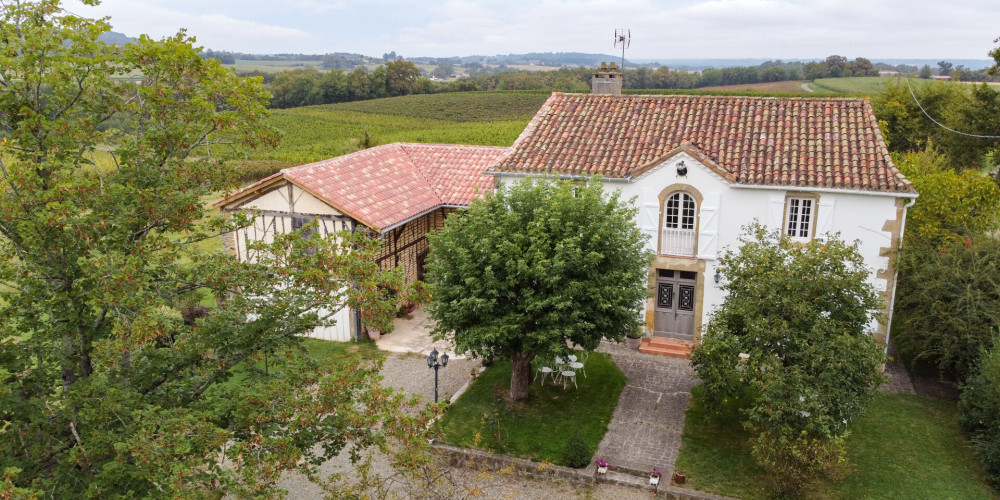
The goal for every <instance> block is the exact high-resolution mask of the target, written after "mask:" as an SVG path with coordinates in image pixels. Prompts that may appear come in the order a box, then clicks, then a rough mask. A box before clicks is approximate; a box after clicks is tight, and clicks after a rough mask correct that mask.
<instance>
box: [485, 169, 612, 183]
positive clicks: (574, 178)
mask: <svg viewBox="0 0 1000 500" xmlns="http://www.w3.org/2000/svg"><path fill="white" fill-rule="evenodd" d="M483 173H484V174H486V175H495V176H497V177H503V176H505V175H506V176H509V177H541V178H544V179H560V180H568V181H586V180H591V179H596V178H597V177H598V176H596V175H568V174H532V173H526V172H496V171H493V170H487V171H485V172H483ZM600 179H601V181H607V182H620V183H622V184H627V183H629V182H632V176H631V175H630V176H628V177H601V178H600Z"/></svg>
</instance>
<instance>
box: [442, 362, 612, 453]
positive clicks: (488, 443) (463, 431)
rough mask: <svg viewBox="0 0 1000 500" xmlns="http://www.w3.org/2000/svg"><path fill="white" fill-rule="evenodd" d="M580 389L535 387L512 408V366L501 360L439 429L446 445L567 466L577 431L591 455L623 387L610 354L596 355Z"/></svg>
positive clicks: (451, 409)
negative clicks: (569, 446)
mask: <svg viewBox="0 0 1000 500" xmlns="http://www.w3.org/2000/svg"><path fill="white" fill-rule="evenodd" d="M586 369H587V377H584V376H583V374H582V373H580V374H579V375H578V376H577V377H578V380H577V383H578V384H579V389H575V388H573V387H572V386H570V387H569V388H568V389H566V390H563V388H562V386H561V385H559V386H554V385H551V384H548V383H547V384H546V385H541V384H540V383H538V382H535V383H532V384H531V387H530V390H529V394H530V395H529V397H528V399H527V400H526V401H523V402H516V403H509V402H508V400H507V393H508V391H509V389H510V363H509V362H508V361H502V362H501V361H498V362H496V363H495V364H494V365H493V366H491V367H490V368H489V369H488V370H486V371H485V372H483V373H482V374H481V375H480V376H479V377H478V378H477V379H476V381H475V382H474V383H473V384H472V385H471V386H470V387H469V390H468V391H467V392H466V393H465V394H463V395H462V397H461V398H459V399H458V401H456V402H454V404H452V405H451V406H450V407H449V408H448V412H447V413H446V414H445V416H444V418H443V419H442V420H441V423H440V425H439V427H438V432H439V433H440V438H441V440H442V441H444V442H446V443H448V444H451V445H455V446H462V447H466V448H477V449H482V450H488V451H494V452H497V453H504V454H508V455H513V456H517V457H521V458H526V459H529V460H534V461H539V462H551V463H554V464H559V465H564V464H565V457H564V455H565V451H566V443H567V441H569V439H570V437H571V436H572V435H573V433H574V431H577V430H579V431H580V436H581V437H582V438H583V441H584V442H585V443H586V445H587V449H588V451H589V452H590V454H591V456H593V454H594V452H596V451H597V445H598V444H600V442H601V439H602V438H603V437H604V433H605V432H606V431H607V430H608V422H609V421H610V420H611V415H612V413H614V410H615V406H616V405H617V404H618V395H619V394H621V391H622V389H623V388H624V387H625V376H624V375H622V372H621V371H620V370H619V369H618V366H616V365H615V364H614V362H613V361H611V358H609V357H608V356H607V355H604V354H600V353H593V354H591V355H590V359H588V360H587V365H586Z"/></svg>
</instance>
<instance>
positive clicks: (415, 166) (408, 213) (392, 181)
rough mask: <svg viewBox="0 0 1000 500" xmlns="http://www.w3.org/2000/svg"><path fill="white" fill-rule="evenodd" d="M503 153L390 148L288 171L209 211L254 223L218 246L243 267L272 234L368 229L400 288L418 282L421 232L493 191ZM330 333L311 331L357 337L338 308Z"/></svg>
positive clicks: (423, 252)
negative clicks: (243, 215)
mask: <svg viewBox="0 0 1000 500" xmlns="http://www.w3.org/2000/svg"><path fill="white" fill-rule="evenodd" d="M508 152H509V148H501V147H489V146H462V145H445V144H406V143H396V144H387V145H384V146H378V147H374V148H370V149H366V150H363V151H358V152H356V153H351V154H348V155H344V156H339V157H336V158H331V159H328V160H323V161H319V162H316V163H310V164H307V165H301V166H298V167H293V168H287V169H284V170H281V171H280V172H278V173H276V174H274V175H271V176H269V177H266V178H264V179H261V180H260V181H258V182H256V183H254V184H251V185H249V186H247V187H245V188H243V189H241V190H239V191H237V192H235V193H233V194H232V195H230V196H227V197H226V198H224V199H222V200H219V201H218V202H216V203H215V206H217V207H219V208H221V209H222V210H223V211H226V212H236V211H246V212H250V213H253V214H254V216H255V217H254V221H253V224H252V225H249V226H247V227H245V228H243V229H241V230H239V231H236V232H233V233H229V234H227V235H226V236H225V237H224V239H223V247H224V249H225V250H227V251H229V252H231V253H233V254H235V255H237V256H238V257H239V258H240V259H241V260H243V261H249V262H253V261H255V260H256V259H257V258H258V257H259V256H258V255H257V254H256V253H255V251H254V250H253V248H252V245H251V243H253V242H255V241H261V242H265V243H267V242H271V241H273V240H274V235H275V234H277V233H288V232H291V231H295V230H297V229H299V228H301V227H303V226H304V225H306V224H308V223H309V222H311V221H313V220H315V221H316V222H317V232H318V233H319V235H320V236H324V237H335V235H336V233H337V232H339V231H344V230H348V231H357V230H367V231H370V232H372V233H374V234H375V235H377V237H379V238H380V239H381V241H382V247H381V250H380V251H379V254H378V256H377V257H376V259H377V261H378V262H379V264H380V265H381V266H382V267H383V268H386V269H391V268H394V267H402V268H403V270H404V274H405V276H406V281H407V282H408V283H412V282H413V281H415V280H417V279H420V278H422V276H423V262H424V258H425V257H426V256H427V249H428V244H427V233H429V232H431V231H434V230H436V229H440V228H441V227H442V225H443V223H444V219H445V217H447V215H448V214H449V213H450V212H452V211H454V210H456V209H459V208H463V207H466V206H468V204H469V203H470V202H471V201H472V200H473V199H475V198H476V197H479V196H482V195H483V193H485V192H486V191H488V190H491V189H493V181H494V179H493V177H492V176H489V175H485V174H484V173H483V171H485V170H486V169H487V168H488V167H489V166H490V165H492V164H495V163H496V162H497V161H499V160H500V159H501V158H502V157H503V156H504V155H506V154H507V153H508ZM336 318H337V322H336V324H335V325H334V326H333V327H330V328H327V329H320V330H318V331H316V332H313V334H312V335H313V336H316V337H320V338H326V339H330V340H347V339H349V338H352V337H354V336H356V335H357V331H358V325H357V324H356V323H357V321H356V318H355V315H354V314H353V313H352V311H349V310H347V308H344V309H343V310H341V311H340V312H339V313H338V314H337V316H336Z"/></svg>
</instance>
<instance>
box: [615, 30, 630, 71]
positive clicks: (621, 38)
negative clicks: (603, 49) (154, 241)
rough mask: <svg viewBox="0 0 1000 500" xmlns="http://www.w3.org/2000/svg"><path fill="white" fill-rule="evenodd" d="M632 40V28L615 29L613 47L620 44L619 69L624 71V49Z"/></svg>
mask: <svg viewBox="0 0 1000 500" xmlns="http://www.w3.org/2000/svg"><path fill="white" fill-rule="evenodd" d="M631 41H632V30H630V29H628V28H622V29H616V30H615V47H616V48H617V47H619V46H621V48H622V65H621V71H622V72H624V71H625V49H627V48H628V46H629V43H631Z"/></svg>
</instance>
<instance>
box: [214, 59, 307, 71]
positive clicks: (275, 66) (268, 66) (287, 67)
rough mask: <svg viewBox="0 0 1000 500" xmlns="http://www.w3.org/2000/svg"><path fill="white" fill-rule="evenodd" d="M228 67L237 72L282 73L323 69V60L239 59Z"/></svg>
mask: <svg viewBox="0 0 1000 500" xmlns="http://www.w3.org/2000/svg"><path fill="white" fill-rule="evenodd" d="M226 67H229V68H233V70H234V71H236V72H237V73H241V72H245V71H260V72H263V73H280V72H282V71H292V70H296V69H305V68H312V69H317V70H320V71H322V70H323V61H298V60H291V61H255V60H251V59H237V60H236V64H227V65H226Z"/></svg>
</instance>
